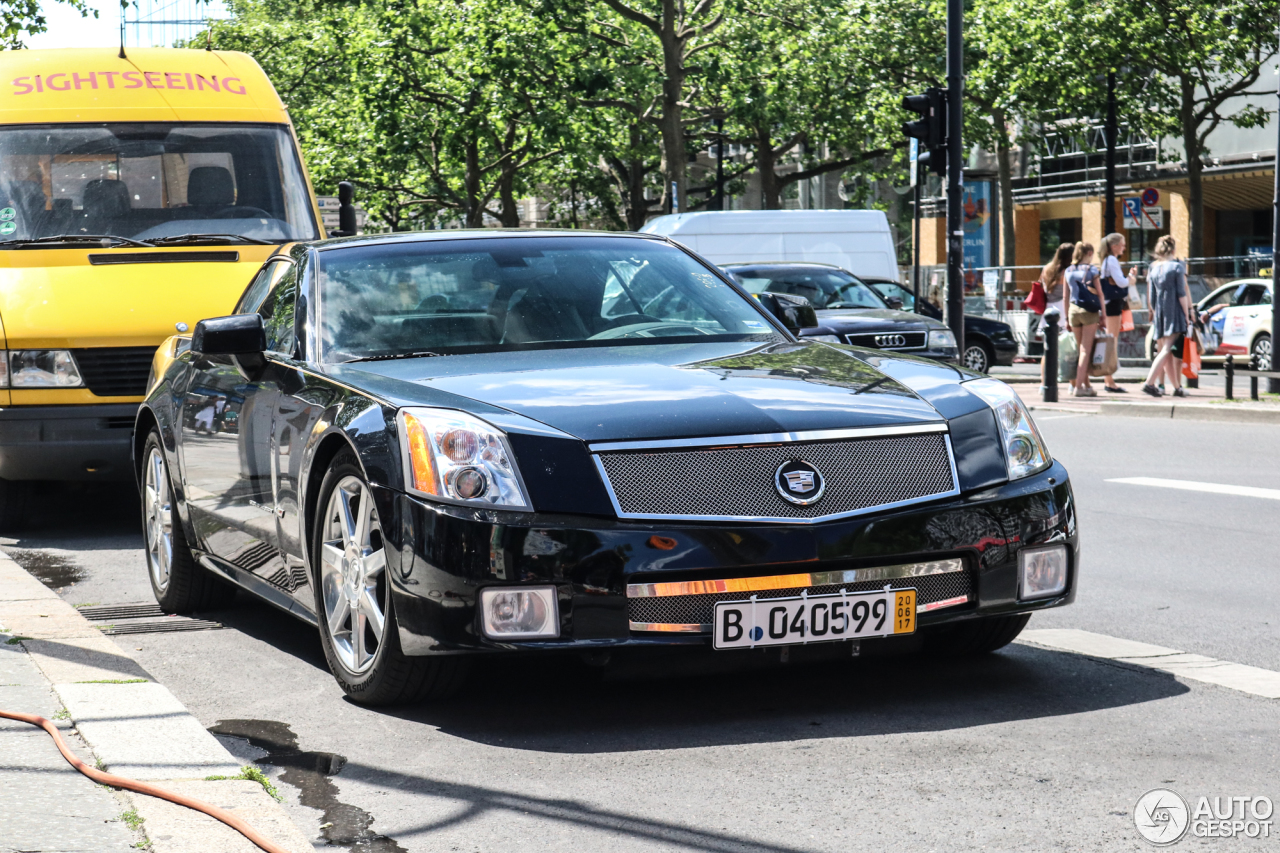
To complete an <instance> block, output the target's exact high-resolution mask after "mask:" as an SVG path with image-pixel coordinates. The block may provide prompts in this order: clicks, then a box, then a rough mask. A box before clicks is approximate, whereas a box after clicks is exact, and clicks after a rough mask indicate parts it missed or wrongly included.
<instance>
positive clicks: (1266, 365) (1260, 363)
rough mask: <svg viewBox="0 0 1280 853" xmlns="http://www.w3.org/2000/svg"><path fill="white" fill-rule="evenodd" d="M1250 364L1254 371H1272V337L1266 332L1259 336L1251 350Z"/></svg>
mask: <svg viewBox="0 0 1280 853" xmlns="http://www.w3.org/2000/svg"><path fill="white" fill-rule="evenodd" d="M1249 356H1250V357H1249V364H1250V367H1252V368H1253V369H1254V370H1262V371H1269V370H1271V336H1270V335H1268V334H1266V333H1265V332H1264V333H1263V334H1261V335H1258V337H1257V339H1256V340H1255V341H1254V342H1253V346H1252V347H1250V348H1249Z"/></svg>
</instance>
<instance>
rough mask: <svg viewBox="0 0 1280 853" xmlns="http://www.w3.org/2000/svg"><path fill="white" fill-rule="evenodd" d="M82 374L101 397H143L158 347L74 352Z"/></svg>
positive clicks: (87, 384) (92, 389) (106, 348)
mask: <svg viewBox="0 0 1280 853" xmlns="http://www.w3.org/2000/svg"><path fill="white" fill-rule="evenodd" d="M71 353H72V355H73V356H74V357H75V360H76V366H77V367H79V368H80V376H81V378H83V379H84V384H85V385H86V386H87V387H88V389H89V390H90V391H91V392H92V393H94V394H96V395H98V396H99V397H141V396H142V395H143V394H145V393H147V374H149V373H150V372H151V357H152V356H154V355H155V354H156V348H155V347H94V348H92V349H77V350H72V351H71Z"/></svg>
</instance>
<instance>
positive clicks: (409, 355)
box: [342, 350, 444, 364]
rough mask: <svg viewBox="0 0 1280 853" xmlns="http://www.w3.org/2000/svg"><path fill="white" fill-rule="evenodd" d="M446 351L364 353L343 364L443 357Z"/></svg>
mask: <svg viewBox="0 0 1280 853" xmlns="http://www.w3.org/2000/svg"><path fill="white" fill-rule="evenodd" d="M443 356H444V353H441V352H428V351H427V350H420V351H418V352H395V353H391V354H390V355H362V356H360V357H359V358H351V359H347V360H346V361H344V362H342V363H343V364H355V363H356V362H357V361H394V360H395V359H398V358H442V357H443Z"/></svg>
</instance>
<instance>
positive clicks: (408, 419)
mask: <svg viewBox="0 0 1280 853" xmlns="http://www.w3.org/2000/svg"><path fill="white" fill-rule="evenodd" d="M398 420H399V422H400V436H401V448H402V452H403V453H404V467H405V482H406V484H407V485H408V488H409V491H411V492H413V493H415V494H419V495H423V496H424V497H428V498H435V499H437V500H443V501H448V502H450V503H461V504H467V505H468V506H484V507H491V508H493V509H525V510H527V509H531V508H532V507H531V506H530V504H529V499H528V497H527V496H526V495H525V491H524V486H523V485H521V483H520V474H519V472H518V470H517V469H516V463H515V458H514V457H513V456H512V454H511V448H510V447H508V446H507V437H506V435H505V434H504V433H503V432H502V430H500V429H498V428H497V427H495V426H493V425H492V424H488V423H486V422H484V421H482V420H480V419H479V418H477V417H475V416H474V415H468V414H466V413H465V412H459V411H457V410H455V409H427V408H414V409H401V410H400V413H399V415H398Z"/></svg>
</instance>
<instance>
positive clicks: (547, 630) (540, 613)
mask: <svg viewBox="0 0 1280 853" xmlns="http://www.w3.org/2000/svg"><path fill="white" fill-rule="evenodd" d="M480 612H481V614H482V618H483V620H484V633H485V636H486V637H492V638H494V639H498V640H529V639H534V638H540V637H558V636H560V611H559V608H558V607H557V606H556V588H555V587H553V586H535V587H522V588H514V587H491V588H489V589H482V590H480Z"/></svg>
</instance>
